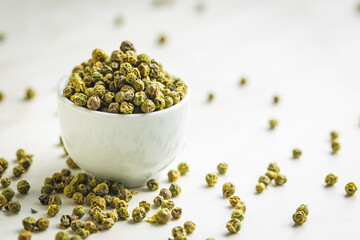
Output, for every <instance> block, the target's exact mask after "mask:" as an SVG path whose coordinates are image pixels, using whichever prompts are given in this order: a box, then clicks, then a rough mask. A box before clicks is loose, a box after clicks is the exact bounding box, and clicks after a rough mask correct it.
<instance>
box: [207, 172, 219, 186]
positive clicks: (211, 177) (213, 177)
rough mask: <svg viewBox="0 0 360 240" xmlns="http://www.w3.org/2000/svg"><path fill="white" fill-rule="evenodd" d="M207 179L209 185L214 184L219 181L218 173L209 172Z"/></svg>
mask: <svg viewBox="0 0 360 240" xmlns="http://www.w3.org/2000/svg"><path fill="white" fill-rule="evenodd" d="M205 180H206V183H207V184H208V185H209V186H214V185H215V184H216V183H217V175H216V174H215V173H208V174H207V175H206V177H205Z"/></svg>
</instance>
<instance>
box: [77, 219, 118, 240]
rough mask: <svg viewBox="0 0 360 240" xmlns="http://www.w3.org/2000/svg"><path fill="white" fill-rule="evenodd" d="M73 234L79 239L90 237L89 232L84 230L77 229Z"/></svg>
mask: <svg viewBox="0 0 360 240" xmlns="http://www.w3.org/2000/svg"><path fill="white" fill-rule="evenodd" d="M111 220H112V219H111ZM75 234H76V235H78V236H79V237H81V238H82V239H84V238H87V237H88V236H90V232H89V231H88V230H86V229H84V228H78V229H77V230H76V231H75Z"/></svg>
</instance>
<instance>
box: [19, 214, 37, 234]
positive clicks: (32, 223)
mask: <svg viewBox="0 0 360 240" xmlns="http://www.w3.org/2000/svg"><path fill="white" fill-rule="evenodd" d="M22 225H23V226H24V229H25V230H27V231H30V232H32V231H33V230H34V228H35V227H36V220H35V219H34V218H32V217H27V218H24V219H23V221H22Z"/></svg>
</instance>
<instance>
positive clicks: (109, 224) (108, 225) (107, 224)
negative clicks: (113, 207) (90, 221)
mask: <svg viewBox="0 0 360 240" xmlns="http://www.w3.org/2000/svg"><path fill="white" fill-rule="evenodd" d="M114 224H115V222H114V219H112V218H107V219H104V220H103V221H102V226H103V228H104V229H110V228H112V227H113V226H114Z"/></svg>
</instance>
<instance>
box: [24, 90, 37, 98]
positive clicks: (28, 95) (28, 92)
mask: <svg viewBox="0 0 360 240" xmlns="http://www.w3.org/2000/svg"><path fill="white" fill-rule="evenodd" d="M34 97H35V91H34V89H32V88H27V89H26V95H25V99H27V100H30V99H33V98H34Z"/></svg>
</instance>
